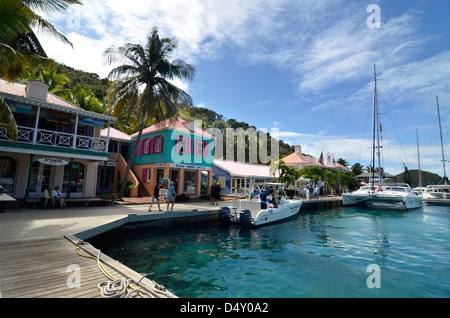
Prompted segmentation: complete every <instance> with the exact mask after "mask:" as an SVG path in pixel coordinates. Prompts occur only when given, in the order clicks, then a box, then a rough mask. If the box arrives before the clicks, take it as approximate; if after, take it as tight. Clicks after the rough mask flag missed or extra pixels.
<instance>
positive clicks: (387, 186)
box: [342, 66, 422, 210]
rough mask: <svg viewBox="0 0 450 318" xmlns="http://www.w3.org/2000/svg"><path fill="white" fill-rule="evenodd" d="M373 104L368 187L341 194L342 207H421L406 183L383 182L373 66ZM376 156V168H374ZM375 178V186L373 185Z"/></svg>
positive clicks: (417, 198)
mask: <svg viewBox="0 0 450 318" xmlns="http://www.w3.org/2000/svg"><path fill="white" fill-rule="evenodd" d="M374 83H375V89H374V102H373V136H372V137H373V139H372V164H373V166H372V171H371V173H372V176H371V179H372V180H371V181H370V183H369V185H366V186H363V187H361V188H360V189H359V190H357V191H354V192H352V193H344V194H342V205H343V206H349V205H363V206H366V207H370V208H371V207H379V208H393V209H406V210H408V209H416V208H419V207H421V206H422V198H421V197H419V196H417V195H416V194H415V193H414V192H413V191H412V190H411V188H410V186H409V185H408V184H406V183H392V184H391V183H386V182H383V176H384V172H383V169H382V168H381V158H380V157H381V149H382V146H381V144H380V127H381V124H380V122H379V119H378V103H377V74H376V68H375V66H374ZM376 155H377V157H378V158H377V159H378V167H377V168H375V160H376ZM375 177H377V179H378V181H377V184H376V183H375Z"/></svg>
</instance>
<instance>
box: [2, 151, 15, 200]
mask: <svg viewBox="0 0 450 318" xmlns="http://www.w3.org/2000/svg"><path fill="white" fill-rule="evenodd" d="M15 180H16V161H15V160H14V159H12V158H9V157H0V185H1V186H2V187H3V190H4V191H5V192H8V193H9V192H13V191H14V183H15Z"/></svg>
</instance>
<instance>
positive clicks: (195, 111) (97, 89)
mask: <svg viewBox="0 0 450 318" xmlns="http://www.w3.org/2000/svg"><path fill="white" fill-rule="evenodd" d="M56 70H57V72H58V73H62V74H66V76H67V77H68V78H69V83H68V84H67V85H66V86H65V88H68V89H72V88H74V87H75V86H76V85H77V84H78V85H81V86H82V87H84V88H87V89H89V90H91V91H92V92H93V93H94V94H95V96H96V97H97V98H98V99H99V100H100V101H103V102H106V95H107V90H108V85H109V83H110V82H109V81H108V79H106V78H103V79H101V78H100V77H99V76H98V75H97V74H95V73H88V72H84V71H81V70H76V69H74V68H72V67H70V66H66V65H64V64H60V63H56ZM179 116H180V117H182V118H184V119H185V120H193V119H195V120H202V122H203V129H207V128H210V127H216V128H219V129H221V130H222V131H223V132H224V137H225V129H226V128H233V129H236V128H243V129H244V130H246V129H248V128H249V127H254V128H256V126H254V125H251V124H248V123H246V122H240V121H238V120H236V119H233V118H228V119H227V118H225V117H224V116H223V115H221V114H218V113H216V112H215V111H214V110H212V109H208V108H201V107H192V108H191V109H190V111H189V112H187V111H181V112H180V113H179ZM279 145H280V148H279V151H280V158H283V157H286V156H288V155H290V154H291V153H293V152H294V151H295V147H294V146H290V145H289V144H287V143H285V142H284V141H283V140H280V143H279ZM246 148H247V152H248V147H246ZM268 148H269V150H270V147H268ZM247 160H248V158H247Z"/></svg>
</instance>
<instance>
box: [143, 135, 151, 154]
mask: <svg viewBox="0 0 450 318" xmlns="http://www.w3.org/2000/svg"><path fill="white" fill-rule="evenodd" d="M142 143H143V147H142V148H143V149H142V154H143V155H148V154H149V153H150V138H145V139H144V140H143V141H142Z"/></svg>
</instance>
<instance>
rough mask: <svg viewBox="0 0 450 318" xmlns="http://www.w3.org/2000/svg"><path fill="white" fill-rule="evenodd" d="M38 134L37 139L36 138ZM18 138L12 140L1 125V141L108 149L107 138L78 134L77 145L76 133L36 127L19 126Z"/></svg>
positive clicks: (81, 148)
mask: <svg viewBox="0 0 450 318" xmlns="http://www.w3.org/2000/svg"><path fill="white" fill-rule="evenodd" d="M35 134H36V139H34V137H35ZM17 137H18V138H17V140H15V141H14V140H12V139H11V138H10V137H9V136H8V134H7V133H6V129H4V128H2V127H1V126H0V141H9V142H16V143H21V144H29V145H39V146H49V147H56V148H65V149H74V150H86V151H93V152H99V153H106V152H107V151H108V145H107V140H106V139H103V138H94V137H89V136H76V141H75V146H74V143H73V140H74V138H75V135H74V134H68V133H63V132H57V131H50V130H45V129H36V130H35V129H34V128H30V127H23V126H17Z"/></svg>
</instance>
